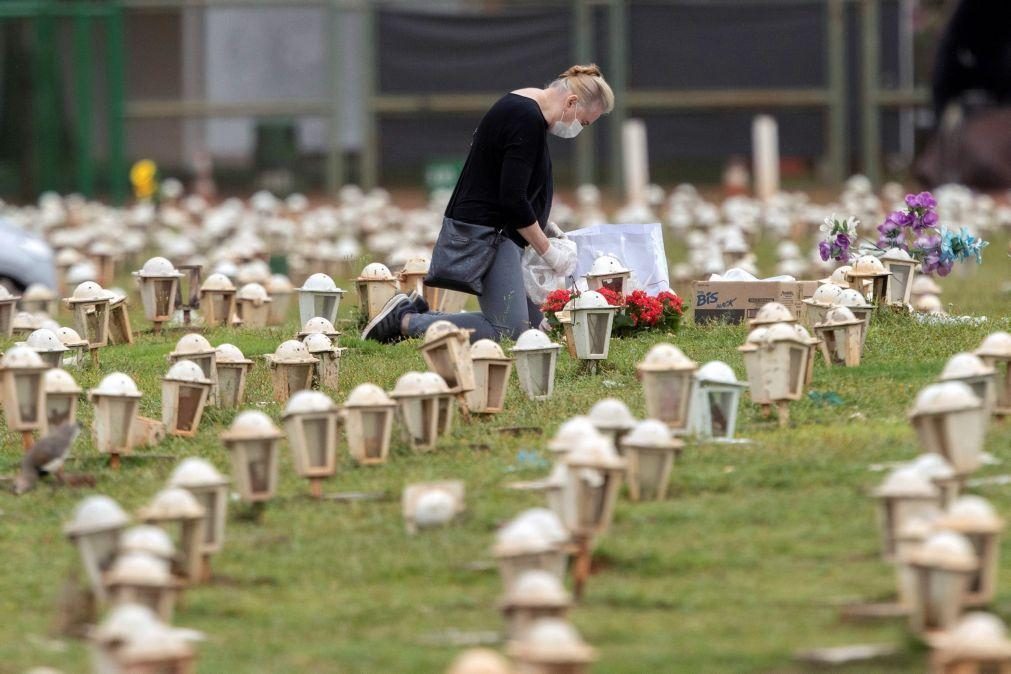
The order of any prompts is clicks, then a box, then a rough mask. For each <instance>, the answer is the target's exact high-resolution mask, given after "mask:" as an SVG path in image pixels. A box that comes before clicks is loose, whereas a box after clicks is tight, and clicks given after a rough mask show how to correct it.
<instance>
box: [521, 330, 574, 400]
mask: <svg viewBox="0 0 1011 674" xmlns="http://www.w3.org/2000/svg"><path fill="white" fill-rule="evenodd" d="M561 348H562V347H561V345H560V344H554V343H552V342H551V339H550V338H549V337H548V336H547V335H546V334H544V333H543V332H541V331H540V330H537V329H530V330H527V331H525V332H524V333H523V334H521V335H520V336H519V338H518V339H517V340H516V344H514V345H513V348H512V350H511V352H512V354H513V358H514V359H515V361H516V379H517V380H518V381H519V385H520V389H522V391H523V392H524V393H525V394H526V395H527V398H529V399H530V400H547V399H549V398H550V397H551V394H552V393H553V392H554V388H555V368H556V365H557V363H558V352H559V351H560V350H561Z"/></svg>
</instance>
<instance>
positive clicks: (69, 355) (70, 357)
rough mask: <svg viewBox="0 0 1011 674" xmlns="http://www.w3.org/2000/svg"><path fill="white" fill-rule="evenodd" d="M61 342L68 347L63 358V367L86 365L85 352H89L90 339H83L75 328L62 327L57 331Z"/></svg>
mask: <svg viewBox="0 0 1011 674" xmlns="http://www.w3.org/2000/svg"><path fill="white" fill-rule="evenodd" d="M56 336H57V338H59V340H60V343H62V344H63V346H65V347H67V351H66V355H65V356H64V358H63V367H80V366H82V365H84V362H85V358H84V356H85V354H86V353H88V340H86V339H82V338H81V336H80V335H79V334H77V330H74V329H73V328H60V329H59V330H57V331H56Z"/></svg>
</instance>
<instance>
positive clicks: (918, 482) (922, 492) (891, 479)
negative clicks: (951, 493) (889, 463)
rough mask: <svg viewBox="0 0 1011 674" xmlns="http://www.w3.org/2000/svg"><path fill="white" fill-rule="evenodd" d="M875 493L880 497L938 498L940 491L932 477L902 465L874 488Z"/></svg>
mask: <svg viewBox="0 0 1011 674" xmlns="http://www.w3.org/2000/svg"><path fill="white" fill-rule="evenodd" d="M874 495H875V496H877V497H879V498H902V497H920V498H936V497H937V496H939V495H940V492H939V491H938V489H937V487H936V486H934V485H933V484H932V483H931V482H930V479H929V478H927V476H925V475H924V474H923V473H921V472H920V471H918V470H916V468H914V467H912V466H900V467H899V468H896V469H895V470H893V471H892V472H891V473H889V474H888V477H886V478H885V481H884V482H882V483H881V485H880V486H878V488H877V489H875V490H874Z"/></svg>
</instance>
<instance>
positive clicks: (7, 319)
mask: <svg viewBox="0 0 1011 674" xmlns="http://www.w3.org/2000/svg"><path fill="white" fill-rule="evenodd" d="M20 299H21V297H20V296H18V295H11V293H10V291H9V290H7V287H6V286H0V337H6V338H8V339H9V338H10V337H11V336H12V335H13V332H14V312H15V311H16V310H17V303H18V300H20Z"/></svg>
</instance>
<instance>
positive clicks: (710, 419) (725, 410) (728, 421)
mask: <svg viewBox="0 0 1011 674" xmlns="http://www.w3.org/2000/svg"><path fill="white" fill-rule="evenodd" d="M746 388H748V385H747V384H744V383H741V382H739V381H737V375H735V374H734V370H733V369H732V368H731V367H730V366H729V365H727V364H726V363H724V362H722V361H718V360H711V361H709V362H708V363H706V364H705V365H703V366H702V367H700V368H699V369H698V371H697V372H696V373H695V388H694V389H693V390H692V403H691V407H690V408H689V409H690V412H691V414H690V419H689V425H688V426H689V432H690V433H691V434H692V435H694V436H696V437H699V438H704V439H706V440H710V441H714V442H733V441H734V434H735V433H736V432H737V411H738V409H739V408H740V405H741V394H742V393H743V392H744V390H745V389H746Z"/></svg>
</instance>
